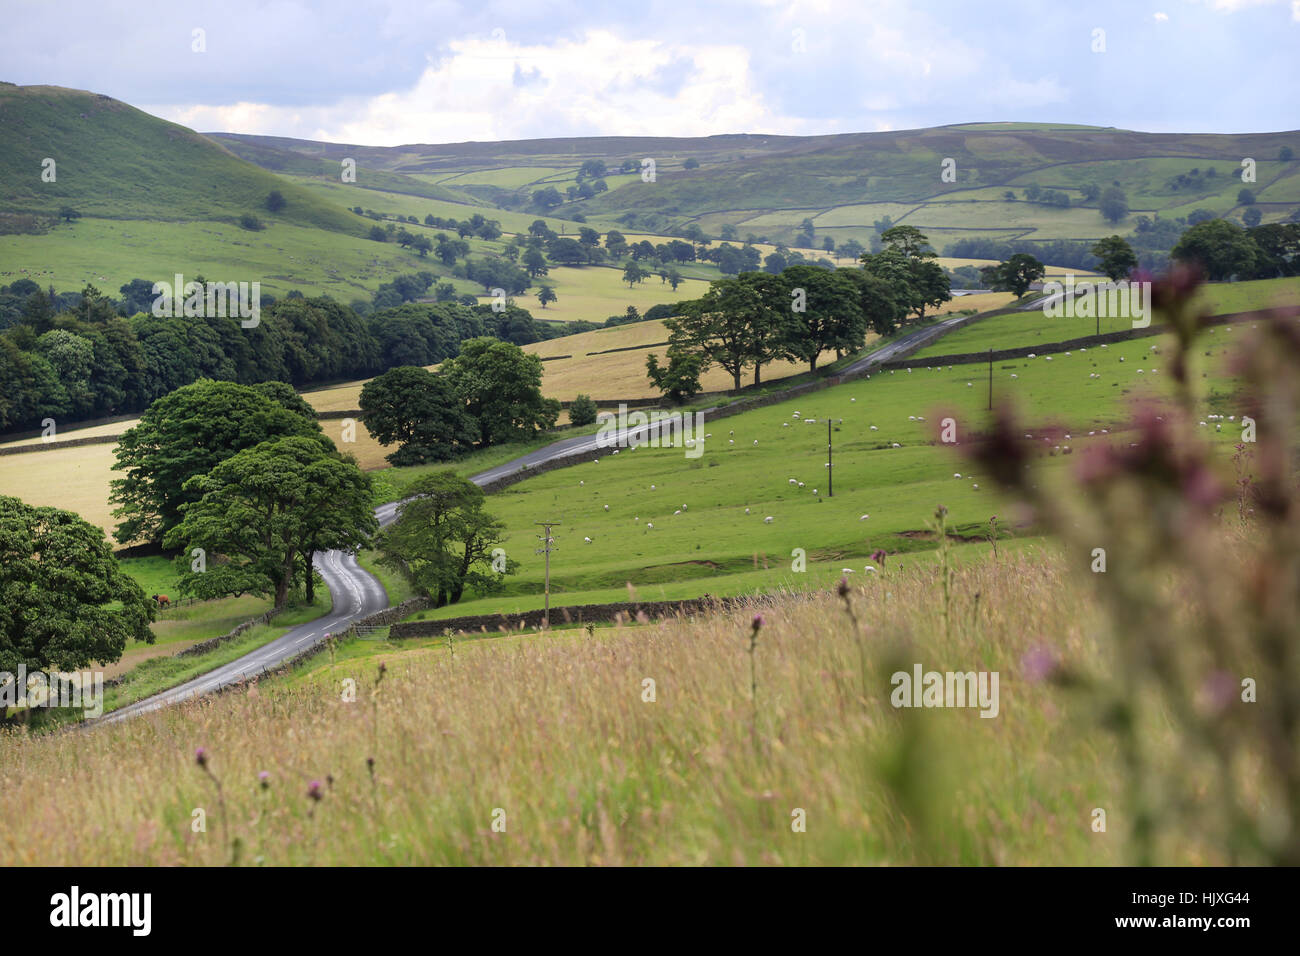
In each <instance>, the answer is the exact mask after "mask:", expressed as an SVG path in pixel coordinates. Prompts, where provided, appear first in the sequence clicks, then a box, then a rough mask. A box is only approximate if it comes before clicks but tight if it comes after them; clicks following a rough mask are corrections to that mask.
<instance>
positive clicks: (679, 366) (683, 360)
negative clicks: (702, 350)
mask: <svg viewBox="0 0 1300 956" xmlns="http://www.w3.org/2000/svg"><path fill="white" fill-rule="evenodd" d="M703 364H704V359H703V357H702V356H701V355H700V354H699V353H698V352H684V351H682V350H681V349H677V348H673V347H672V346H669V347H668V364H667V365H662V366H661V365H660V364H659V356H657V355H655V354H654V353H653V352H651V353H650V355H649V357H648V358H647V359H646V360H645V367H646V377H647V378H649V379H650V384H651V385H653V386H654V387H655V388H657V389H659V391H661V392H662V393H663V394H664V397H665V398H667V399H668V400H669V401H670V402H672V403H673V404H674V405H680V404H682V403H683V402H685V401H687V400H688V399H690V398H691V397H692V396H694V395H695V394H697V393H698V392H699V391H700V387H701V386H700V370H701V368H702V367H703Z"/></svg>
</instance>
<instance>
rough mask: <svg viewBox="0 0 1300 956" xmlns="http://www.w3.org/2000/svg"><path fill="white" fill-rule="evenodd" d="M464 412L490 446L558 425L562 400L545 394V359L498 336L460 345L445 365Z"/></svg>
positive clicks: (481, 442) (482, 444) (480, 438)
mask: <svg viewBox="0 0 1300 956" xmlns="http://www.w3.org/2000/svg"><path fill="white" fill-rule="evenodd" d="M441 374H442V375H445V376H446V377H447V381H448V382H450V384H451V386H452V388H453V389H454V390H455V392H456V395H457V397H458V398H459V399H460V400H461V401H462V402H463V403H464V407H465V411H466V413H467V414H468V415H469V417H470V418H471V419H472V421H473V422H474V425H475V426H476V428H477V430H478V445H479V447H480V448H486V447H487V446H489V445H498V444H502V443H507V442H513V441H526V440H527V439H529V438H531V437H533V436H534V435H535V434H536V433H537V432H538V431H546V430H547V429H550V428H554V427H555V421H556V419H557V418H558V417H559V415H560V403H559V402H558V401H556V400H555V399H548V398H543V397H542V360H541V359H540V358H538V357H537V356H536V355H530V354H528V353H527V352H525V351H524V350H523V349H521V348H520V347H519V346H517V345H514V344H513V343H510V342H502V341H500V340H498V339H490V338H477V339H470V340H468V341H466V342H462V343H461V349H460V354H459V355H457V356H456V357H455V358H453V359H450V360H449V361H447V362H446V363H444V365H443V371H442V373H441Z"/></svg>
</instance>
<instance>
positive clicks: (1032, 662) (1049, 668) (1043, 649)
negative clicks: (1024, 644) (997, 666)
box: [1020, 644, 1060, 684]
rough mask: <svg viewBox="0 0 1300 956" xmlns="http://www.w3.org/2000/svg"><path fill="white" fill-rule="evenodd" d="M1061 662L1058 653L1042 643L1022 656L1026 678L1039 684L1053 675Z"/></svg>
mask: <svg viewBox="0 0 1300 956" xmlns="http://www.w3.org/2000/svg"><path fill="white" fill-rule="evenodd" d="M1059 664H1060V661H1059V659H1058V658H1057V656H1056V653H1055V652H1054V651H1053V650H1052V649H1051V648H1050V647H1047V646H1046V645H1042V644H1040V645H1039V646H1037V647H1035V648H1033V649H1031V650H1029V651H1028V652H1026V653H1025V655H1024V656H1023V657H1021V658H1020V668H1021V670H1022V671H1023V672H1024V675H1025V680H1027V681H1029V682H1030V683H1031V684H1037V683H1039V682H1040V681H1044V680H1046V679H1047V678H1049V677H1051V676H1052V673H1053V672H1054V671H1056V669H1057V667H1058V666H1059Z"/></svg>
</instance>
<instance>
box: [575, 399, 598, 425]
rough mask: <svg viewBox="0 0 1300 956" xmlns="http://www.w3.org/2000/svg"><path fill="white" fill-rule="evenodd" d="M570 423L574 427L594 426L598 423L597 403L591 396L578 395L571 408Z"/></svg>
mask: <svg viewBox="0 0 1300 956" xmlns="http://www.w3.org/2000/svg"><path fill="white" fill-rule="evenodd" d="M569 423H570V424H572V425H594V424H595V423H596V403H595V402H594V401H593V400H592V398H591V396H590V395H578V396H577V397H575V398H574V400H573V403H572V404H571V405H570V406H569Z"/></svg>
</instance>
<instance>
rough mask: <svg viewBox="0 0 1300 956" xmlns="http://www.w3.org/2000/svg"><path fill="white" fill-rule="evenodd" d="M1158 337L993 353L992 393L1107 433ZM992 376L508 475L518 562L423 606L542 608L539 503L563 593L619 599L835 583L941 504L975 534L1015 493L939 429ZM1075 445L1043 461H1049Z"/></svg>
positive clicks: (887, 388) (915, 531)
mask: <svg viewBox="0 0 1300 956" xmlns="http://www.w3.org/2000/svg"><path fill="white" fill-rule="evenodd" d="M1222 340H1223V342H1222V344H1219V343H1217V342H1216V343H1214V344H1213V345H1210V346H1208V347H1207V350H1208V351H1210V352H1211V353H1212V356H1211V357H1209V358H1206V359H1205V360H1204V361H1205V362H1206V371H1207V374H1209V375H1210V377H1209V378H1207V379H1205V383H1206V388H1207V392H1206V396H1205V397H1206V402H1207V404H1206V412H1207V414H1208V413H1214V414H1223V415H1229V414H1236V413H1237V412H1238V409H1236V408H1235V407H1234V405H1233V402H1232V399H1231V393H1230V391H1229V389H1230V384H1231V383H1230V380H1228V379H1227V378H1225V377H1223V374H1222V372H1221V370H1220V368H1219V362H1220V360H1221V358H1222V352H1223V350H1224V348H1226V346H1227V344H1228V343H1229V342H1230V341H1231V340H1230V336H1229V335H1226V334H1225V335H1224V336H1222ZM1164 345H1165V343H1163V342H1162V340H1161V339H1159V338H1151V339H1145V340H1138V341H1135V342H1129V343H1123V344H1121V345H1114V346H1111V347H1109V348H1097V349H1087V350H1086V351H1077V352H1075V353H1073V354H1072V355H1058V356H1055V357H1054V358H1052V359H1046V358H1038V359H1032V360H1031V359H1021V360H1017V361H1012V362H1003V363H998V365H997V366H996V368H995V378H994V391H995V394H996V395H997V396H998V397H1012V398H1014V399H1015V400H1016V401H1017V403H1018V404H1019V406H1020V407H1021V408H1022V409H1023V410H1024V414H1025V415H1026V416H1027V417H1029V419H1030V420H1034V421H1051V422H1054V423H1056V424H1059V425H1060V426H1061V427H1062V428H1064V429H1065V430H1066V432H1067V433H1068V434H1070V436H1071V438H1070V439H1069V440H1068V441H1067V442H1066V443H1067V444H1069V445H1070V446H1071V448H1072V451H1074V452H1080V453H1081V452H1083V451H1084V450H1085V449H1086V448H1087V447H1088V446H1089V445H1091V444H1093V443H1096V442H1109V441H1112V440H1114V438H1113V437H1112V435H1111V434H1107V432H1112V433H1113V432H1115V431H1116V430H1117V429H1120V428H1122V427H1123V426H1124V423H1125V421H1126V420H1127V408H1128V402H1129V400H1131V399H1133V398H1135V397H1137V396H1138V395H1144V394H1149V395H1152V396H1159V395H1161V394H1163V392H1164V389H1165V387H1166V386H1165V384H1164V383H1165V381H1166V379H1168V374H1167V373H1168V370H1167V368H1162V365H1163V364H1164V363H1163V360H1162V353H1161V352H1160V351H1159V350H1160V349H1162V348H1163V347H1164ZM1153 347H1154V348H1155V349H1156V350H1157V351H1155V352H1153V351H1152V348H1153ZM983 375H984V371H983V369H977V368H973V367H961V368H954V369H947V368H942V367H939V368H935V369H921V370H918V371H916V372H914V373H904V372H899V373H896V374H877V375H875V376H873V377H872V378H870V379H868V380H862V381H858V382H854V383H850V384H846V385H841V386H837V387H835V388H832V389H827V390H825V391H822V392H817V393H815V394H812V395H808V396H804V397H801V398H798V399H795V400H791V401H787V402H784V403H780V404H776V405H773V406H770V407H767V408H763V409H761V410H758V411H753V412H747V413H744V414H742V415H737V416H734V417H732V418H727V419H723V420H718V421H716V422H714V423H710V422H707V421H706V422H705V426H704V427H705V430H706V433H707V434H709V435H710V436H711V437H708V438H706V439H705V447H704V451H703V453H702V454H701V455H700V456H699V457H698V458H695V459H690V458H687V457H685V455H684V454H683V449H680V448H678V449H669V448H660V449H654V448H638V449H635V450H627V449H624V450H621V451H620V452H619V453H618V454H614V453H613V452H612V451H611V453H610V454H608V455H603V456H602V457H601V458H600V460H599V461H598V462H589V463H586V464H582V465H578V466H574V467H572V468H567V469H563V470H560V471H554V472H549V473H546V474H541V475H537V476H535V477H532V478H530V479H529V480H528V481H526V482H523V483H520V484H517V485H514V486H511V487H509V488H507V489H505V490H503V491H501V492H499V493H497V494H495V495H493V496H492V498H491V501H490V504H489V510H490V511H491V512H492V513H493V514H495V515H497V516H499V517H501V518H502V519H503V520H504V521H505V522H506V525H507V528H508V529H509V535H508V537H507V538H506V540H505V542H504V543H503V546H504V547H505V549H506V551H507V553H508V554H509V555H510V556H511V557H512V558H514V559H516V560H518V562H519V564H520V570H519V573H518V575H517V576H512V577H510V578H507V579H506V584H505V587H504V590H503V591H502V592H501V593H500V594H497V595H493V596H488V597H481V598H471V599H468V600H463V601H462V602H461V603H460V604H458V605H457V606H456V607H454V608H446V609H442V610H439V611H437V612H430V613H426V614H425V615H424V616H425V617H435V618H436V617H445V616H455V615H460V614H494V613H498V612H499V611H517V610H520V609H523V608H525V607H535V606H540V603H541V602H540V592H541V585H542V570H543V568H542V559H541V558H540V557H539V556H537V555H535V554H534V553H533V551H534V546H535V539H534V538H533V533H534V530H535V529H534V527H533V523H534V522H536V521H537V520H540V517H547V518H552V519H555V520H557V521H559V522H560V527H559V528H558V529H557V538H558V541H559V545H560V552H559V553H558V555H556V556H553V558H552V562H551V591H552V603H553V604H554V605H563V604H580V603H586V602H590V601H608V600H622V599H625V597H626V595H627V593H628V588H629V586H630V587H632V588H634V589H635V591H636V593H637V594H638V595H639V596H640V598H641V599H644V600H656V599H660V598H663V599H668V598H682V597H693V596H698V595H700V594H704V593H711V594H745V593H757V592H760V591H769V590H772V589H773V588H779V587H783V586H790V584H791V582H792V581H803V580H809V581H813V582H819V583H825V582H827V581H830V580H832V579H834V578H836V577H838V575H839V574H840V573H841V571H842V569H843V568H846V567H847V568H851V569H852V573H853V574H856V575H862V574H864V573H868V572H865V571H864V570H863V568H864V567H865V565H867V564H869V563H871V562H870V560H869V556H870V555H871V553H872V552H873V551H874V550H876V549H877V548H880V549H884V550H885V551H887V552H888V553H890V554H891V555H894V556H895V557H892V558H891V559H890V560H891V561H896V560H899V558H898V556H899V555H911V554H912V553H914V552H921V551H927V550H929V549H931V548H932V547H933V541H932V540H929V539H928V538H927V536H926V535H925V533H924V527H925V525H924V522H925V519H926V518H927V517H928V516H929V515H930V514H931V513H932V512H933V510H934V507H935V505H936V504H939V503H942V504H944V505H946V506H947V507H948V509H949V511H950V521H951V523H952V524H953V525H954V526H956V527H957V528H958V529H959V530H960V531H961V533H963V534H967V535H971V536H973V537H975V538H976V539H978V538H979V537H981V536H982V535H983V534H984V529H986V528H987V522H988V519H989V517H990V516H991V515H994V514H1000V515H1005V514H1007V513H1009V512H1008V502H1006V501H1003V500H1001V499H1000V498H999V497H998V495H997V494H996V492H994V491H993V488H992V483H991V482H989V481H987V480H986V476H982V475H980V474H978V473H977V472H976V473H971V471H972V470H971V469H970V468H969V466H968V465H966V464H965V463H964V462H963V460H962V459H961V458H960V456H959V455H958V454H957V453H956V452H955V451H954V450H953V449H952V448H950V447H945V446H944V445H942V444H940V443H939V442H938V440H937V439H938V427H939V426H938V423H939V421H940V419H941V418H942V417H944V416H946V415H951V416H953V417H954V419H955V420H956V422H957V429H958V439H959V441H960V435H961V434H963V433H970V432H973V431H977V430H979V429H981V428H983V427H984V426H985V424H986V421H987V419H986V416H987V412H986V411H985V410H984V409H985V405H986V401H987V391H986V388H987V386H986V384H985V379H984V378H983ZM1093 376H1097V377H1095V378H1094V377H1093ZM796 412H798V413H799V416H798V417H796V416H795V413H796ZM828 417H830V418H834V419H835V420H836V424H835V425H834V428H835V429H836V430H835V432H834V436H835V450H834V465H835V469H834V490H835V494H834V497H829V496H828V495H827V488H826V487H825V478H826V468H825V463H826V426H825V419H827V418H828ZM921 419H923V420H921ZM809 420H815V424H807V422H808V421H809ZM841 420H842V421H841ZM873 426H874V428H873ZM1215 437H1217V438H1219V439H1220V440H1221V441H1222V443H1223V445H1224V447H1225V448H1227V447H1228V446H1229V445H1230V443H1231V441H1232V440H1235V437H1236V431H1235V430H1234V429H1233V426H1232V425H1231V423H1229V422H1225V423H1224V425H1223V430H1222V431H1221V432H1217V431H1216V432H1215ZM733 443H734V444H733ZM895 444H897V445H898V447H894V445H895ZM1046 450H1047V448H1046V446H1045V451H1046ZM1066 460H1067V459H1066V458H1064V457H1055V458H1049V460H1048V465H1049V467H1048V468H1047V469H1046V473H1047V474H1048V475H1051V474H1052V473H1053V469H1054V468H1056V467H1060V466H1061V465H1062V464H1063V463H1064V462H1065V461H1066ZM395 471H396V472H397V474H400V473H401V471H402V470H401V469H397V470H395ZM958 475H960V476H961V477H960V478H958V477H957V476H958ZM791 478H793V479H795V481H796V482H800V481H801V482H803V483H804V487H803V488H800V487H798V485H791V484H790V479H791ZM607 507H608V510H605V509H606V508H607ZM769 516H770V517H771V518H772V521H771V522H770V523H768V522H766V520H765V519H766V518H768V517H769ZM864 516H867V517H864ZM588 538H589V539H590V541H589V542H588V541H587V540H586V539H588ZM796 548H801V549H803V550H804V552H805V554H806V558H807V571H805V572H796V571H794V570H793V561H794V559H795V556H794V554H793V552H794V550H795V549H796ZM904 560H908V558H904ZM803 575H806V578H805V577H803Z"/></svg>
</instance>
